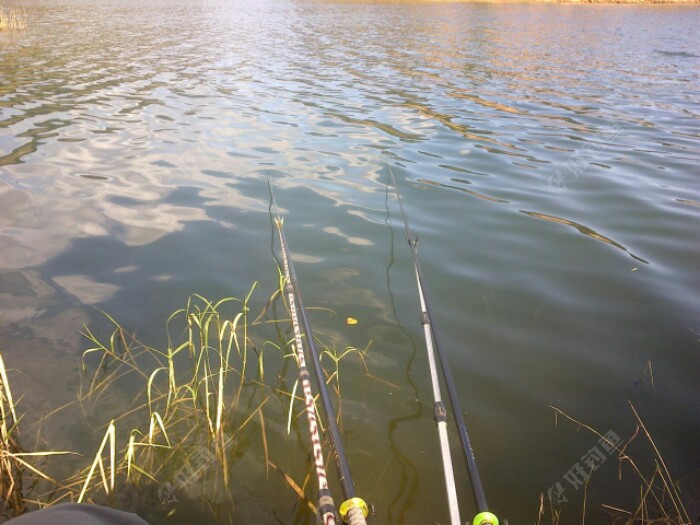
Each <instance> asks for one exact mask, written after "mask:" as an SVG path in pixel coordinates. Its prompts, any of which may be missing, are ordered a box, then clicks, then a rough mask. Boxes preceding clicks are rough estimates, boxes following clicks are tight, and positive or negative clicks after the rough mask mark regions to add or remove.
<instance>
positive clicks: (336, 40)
mask: <svg viewBox="0 0 700 525" xmlns="http://www.w3.org/2000/svg"><path fill="white" fill-rule="evenodd" d="M26 16H27V20H28V23H29V29H28V30H26V31H24V32H18V33H0V299H1V300H0V352H2V355H3V357H4V360H5V362H6V364H7V366H8V368H10V369H12V370H13V371H15V372H13V375H12V376H11V377H13V378H15V377H16V379H15V381H14V382H13V387H14V389H15V395H16V396H17V397H20V395H22V396H24V397H23V399H22V401H21V403H20V408H21V409H24V410H26V411H28V412H29V413H30V414H33V416H30V419H31V418H32V417H34V416H35V415H36V414H40V413H48V412H50V411H51V410H53V409H54V408H56V407H58V406H60V405H61V404H63V403H66V402H69V401H70V400H72V399H74V398H75V395H76V394H75V393H76V389H77V387H78V385H79V378H78V365H79V363H80V355H81V352H82V351H83V350H84V349H85V348H86V347H87V346H86V342H85V340H84V339H83V338H81V336H80V334H79V331H80V329H81V328H82V326H83V324H87V325H89V326H95V327H96V329H97V330H98V331H99V330H100V329H101V328H100V327H103V324H101V323H103V322H104V320H103V319H102V318H101V316H100V314H99V312H98V311H97V310H96V308H98V309H101V310H103V311H105V312H108V313H109V314H110V315H112V316H114V317H115V318H116V319H118V320H119V322H120V323H121V324H122V325H123V326H124V327H125V328H127V329H128V330H129V331H130V332H135V333H137V334H138V336H139V338H140V339H142V340H145V341H148V342H149V343H150V344H153V345H154V346H158V345H163V344H164V343H165V340H164V335H163V334H164V332H163V326H164V323H165V320H166V319H167V318H168V316H169V315H170V314H171V313H172V312H173V311H175V310H177V309H179V308H182V307H183V306H184V304H185V303H186V301H187V298H188V296H189V295H190V294H192V293H200V294H202V295H204V296H206V297H209V298H211V299H217V298H220V297H224V296H237V297H243V296H244V295H245V294H246V293H247V292H248V290H249V289H250V287H251V285H252V283H253V282H255V281H258V286H257V288H256V291H255V293H254V295H253V297H252V299H251V301H252V307H253V309H254V310H259V309H260V308H262V307H263V306H264V304H265V302H266V301H267V298H268V297H269V296H270V295H271V294H272V293H273V292H274V290H275V289H276V287H277V285H278V273H277V260H276V259H275V255H276V254H277V248H276V245H275V244H274V242H275V241H274V235H275V230H274V226H273V223H272V221H271V217H270V212H269V194H268V189H267V182H268V180H270V182H271V183H272V184H273V185H274V186H275V188H276V190H275V191H276V197H277V200H278V202H279V204H280V207H281V208H282V211H283V213H284V215H285V227H286V229H287V236H288V237H289V241H290V243H291V245H292V254H293V256H294V258H295V262H296V266H297V273H298V276H299V280H300V283H301V286H302V289H303V292H304V299H305V302H306V303H307V306H313V307H317V308H318V309H317V310H313V311H312V314H311V320H312V323H313V324H314V326H315V328H316V329H317V331H318V333H319V336H320V337H321V338H322V339H323V341H324V342H325V343H327V344H331V345H333V346H334V347H335V348H337V349H343V348H345V347H348V346H352V347H357V348H365V347H367V346H368V345H369V350H368V354H367V355H368V362H367V366H368V368H369V375H368V374H367V373H365V371H364V369H363V366H362V364H361V363H360V362H359V360H357V359H353V358H350V359H348V360H347V361H346V362H345V363H343V366H342V368H341V389H342V399H343V405H342V407H343V408H342V417H343V428H344V435H345V438H346V447H347V449H348V453H349V456H350V463H351V465H352V467H353V475H354V478H355V483H356V485H357V487H358V491H359V492H360V493H361V494H362V495H363V496H365V497H366V499H368V500H371V501H372V502H373V503H374V505H375V507H376V512H377V516H376V518H375V523H391V524H394V523H395V524H399V523H405V524H419V523H447V522H448V512H447V510H446V508H445V496H444V486H443V478H442V471H441V467H440V453H439V448H438V439H437V432H436V430H435V424H434V421H433V419H432V414H433V409H432V392H431V387H430V378H429V374H428V362H427V357H426V353H425V349H424V346H423V340H422V329H421V326H420V323H419V306H418V296H417V293H416V287H415V281H414V274H413V268H412V264H411V259H410V252H409V250H408V248H407V246H406V243H405V239H404V238H403V223H402V222H401V218H400V215H399V210H398V206H397V203H396V200H395V197H394V195H393V194H392V193H391V191H388V189H387V184H388V181H389V169H391V170H393V172H394V174H395V175H396V178H397V180H398V183H399V187H400V190H401V193H402V196H403V199H404V204H405V207H406V212H407V214H408V216H409V218H410V220H411V223H412V227H413V229H414V231H415V233H416V234H417V235H418V236H419V247H420V249H419V252H420V257H421V263H422V265H423V271H424V273H425V276H426V279H427V281H428V285H429V287H430V292H431V296H432V298H433V302H434V305H433V306H434V308H435V314H436V318H437V320H438V322H439V328H440V331H441V334H442V337H443V339H444V342H445V350H446V352H447V354H448V358H449V361H450V363H451V366H452V372H453V375H454V376H455V379H456V382H457V390H458V392H459V395H460V399H461V403H462V406H463V409H464V411H465V419H466V420H467V424H468V426H469V432H470V436H471V440H472V444H473V446H474V449H475V452H476V456H477V462H478V465H479V468H480V470H481V475H482V477H483V482H484V486H485V489H486V493H487V496H488V499H489V503H490V506H491V507H492V508H493V509H494V510H495V511H497V513H498V514H499V515H500V516H503V517H506V518H508V519H509V520H510V523H511V524H515V523H536V522H537V511H538V507H539V504H540V494H541V493H544V494H545V498H546V497H547V491H548V489H549V488H550V487H556V486H557V483H560V484H561V487H563V488H564V489H565V494H564V496H565V497H566V500H567V501H561V502H560V503H561V505H560V507H561V511H562V518H561V519H562V521H561V523H574V522H577V523H578V522H580V521H581V512H582V511H581V509H582V506H583V501H584V497H583V492H584V490H583V488H582V486H581V485H580V484H577V483H575V482H572V479H575V474H576V471H575V469H574V467H575V465H576V464H584V463H583V461H584V459H583V458H584V456H586V457H588V456H587V454H589V453H590V450H591V449H592V448H595V447H600V445H599V443H598V438H597V437H596V436H595V435H593V434H591V433H589V432H587V431H585V430H577V428H576V426H575V425H573V424H571V423H568V422H566V421H565V419H563V418H562V417H559V418H558V420H557V419H555V413H554V410H553V409H552V407H557V408H559V409H561V410H562V411H564V412H565V413H567V414H569V415H571V416H572V417H574V418H576V419H578V420H579V421H582V422H585V423H587V424H589V425H591V426H592V427H594V428H596V429H598V430H599V431H600V432H602V433H606V432H609V431H612V432H613V433H615V434H616V435H619V436H620V437H622V438H624V439H626V438H628V437H629V436H630V435H631V434H632V433H633V431H634V428H635V424H636V421H635V419H634V416H633V414H632V411H631V408H630V404H629V403H630V402H631V403H632V404H633V405H634V407H635V408H636V409H637V410H638V412H639V414H640V416H641V417H642V419H643V420H644V422H645V424H646V425H647V427H648V429H649V431H650V432H651V434H652V436H653V437H654V440H655V442H656V445H657V446H658V448H659V450H660V451H661V452H662V453H663V455H664V459H665V461H666V464H667V466H668V467H669V469H670V471H671V472H672V473H673V474H674V476H675V478H676V480H677V481H678V482H679V484H680V486H681V487H682V490H683V497H684V498H685V501H686V503H687V504H688V506H689V508H690V509H691V510H692V509H695V514H692V515H693V516H697V515H698V513H699V512H700V510H698V506H699V505H700V503H699V501H700V476H699V474H700V404H699V402H698V400H699V399H700V388H699V383H698V377H700V376H699V374H700V301H699V300H698V293H699V292H700V248H699V247H700V243H699V241H700V233H699V232H700V181H699V177H700V172H699V170H698V166H699V165H700V118H699V117H700V57H699V56H700V53H699V52H698V50H700V34H699V33H698V30H697V28H698V27H700V10H699V9H698V8H697V7H695V6H629V5H625V6H620V5H594V6H581V5H536V4H505V5H498V4H442V3H382V2H375V3H364V2H362V3H355V2H321V1H282V0H280V1H274V0H270V1H267V0H265V1H262V2H245V1H230V2H207V1H204V2H196V3H186V2H181V1H179V0H173V1H167V2H166V1H160V0H158V1H155V2H149V3H148V4H147V5H143V4H142V3H137V2H130V1H127V2H109V3H108V2H87V1H82V0H71V1H69V2H63V3H59V2H53V1H46V0H44V1H40V2H32V3H29V2H27V3H26ZM389 190H390V188H389ZM95 307H96V308H95ZM329 311H333V312H335V314H330V313H329ZM347 317H353V318H356V319H357V320H358V323H357V324H356V325H348V324H346V322H345V320H346V318H347ZM269 359H270V361H268V363H267V364H266V366H269V367H270V368H269V369H270V374H269V377H270V378H274V377H275V375H276V374H285V375H286V377H288V378H291V381H293V380H294V374H295V370H294V368H293V367H289V366H283V364H282V363H279V362H278V363H275V362H274V360H272V358H269ZM268 417H269V422H270V429H269V436H268V437H269V439H270V446H271V450H270V454H271V457H273V458H275V459H276V461H277V462H278V463H279V464H280V465H281V466H283V467H284V468H285V470H286V471H287V472H289V473H290V475H292V476H293V477H294V478H295V479H297V480H298V481H299V483H301V482H302V481H303V479H304V475H305V473H306V472H307V471H308V469H309V468H310V462H309V457H308V440H307V436H306V435H305V434H304V432H305V427H304V425H305V423H304V421H303V419H302V417H299V418H298V419H295V421H294V422H293V428H294V430H293V431H292V433H291V435H289V436H287V435H286V428H285V427H286V424H287V421H286V412H285V407H283V406H280V407H278V409H277V413H275V412H274V411H272V412H271V413H270V415H269V416H268ZM94 422H95V424H99V425H104V424H106V423H107V421H97V420H96V421H94ZM46 425H47V427H45V430H46V432H48V433H49V435H52V434H53V435H55V437H56V440H57V441H59V442H60V443H62V445H61V446H70V447H72V448H73V449H80V448H81V447H84V448H86V449H89V450H94V448H90V447H94V446H95V444H94V443H92V442H90V443H89V445H88V444H86V443H85V439H84V434H83V433H81V432H80V431H78V430H77V429H76V428H71V424H70V423H69V422H66V421H61V418H60V416H57V419H53V420H51V421H50V422H47V423H46ZM52 425H53V426H52ZM451 426H452V427H453V426H454V425H451ZM450 432H451V434H450V436H451V438H452V444H453V455H454V458H455V466H456V470H457V482H458V486H459V487H460V488H461V494H460V498H461V505H462V521H466V520H470V519H471V518H472V517H473V515H474V504H473V501H472V499H471V495H470V492H469V489H468V477H467V475H466V471H465V469H464V465H463V461H462V458H461V455H460V452H459V449H458V441H457V435H456V433H455V432H454V428H451V430H450ZM638 443H641V439H640V440H639V442H638ZM119 446H120V447H123V446H125V443H122V444H120V445H119ZM635 447H636V445H635ZM633 448H634V447H633ZM637 448H638V450H637V449H635V451H636V453H638V454H639V456H638V458H639V462H640V464H642V465H647V466H648V465H649V464H650V462H651V461H653V456H652V455H651V453H650V452H649V450H648V449H647V448H645V447H643V446H641V444H640V445H639V446H638V447H637ZM91 453H92V452H89V451H86V454H88V455H89V454H91ZM261 454H262V452H261V450H260V446H259V438H255V439H253V438H251V439H250V441H249V444H248V446H247V447H242V448H241V449H240V450H239V451H237V456H236V457H237V460H236V463H235V466H234V467H233V478H234V479H235V480H236V481H235V482H234V489H232V490H234V493H233V495H232V497H233V499H234V500H235V501H236V502H237V507H236V509H237V510H236V514H235V515H234V521H236V522H239V523H297V524H302V523H314V519H315V518H314V516H313V515H312V514H311V513H309V512H308V510H306V509H305V508H304V507H303V505H300V504H299V502H298V499H297V496H296V495H295V494H294V493H293V491H292V490H290V488H289V486H288V485H286V484H284V483H282V482H280V481H279V478H275V477H274V476H273V475H272V474H270V477H269V478H268V477H267V476H266V472H265V467H264V464H263V462H262V460H261V459H260V457H261ZM86 461H87V460H86ZM572 469H574V470H572ZM572 476H574V477H572ZM333 483H335V482H334V481H333ZM334 488H335V489H336V490H337V484H336V485H334ZM638 490H639V485H638V484H636V483H635V482H633V479H632V477H631V476H630V475H629V474H627V475H626V477H625V478H624V480H623V482H622V484H621V483H619V482H618V481H617V461H616V460H615V459H614V457H613V456H611V455H608V453H607V452H605V456H604V460H603V461H599V465H598V468H597V469H596V470H595V472H593V475H592V476H591V481H590V483H589V485H588V488H587V503H586V505H587V508H588V514H587V520H586V522H587V523H591V524H594V523H610V522H611V520H610V518H609V517H608V516H607V515H606V513H605V512H604V511H602V510H601V507H600V505H601V504H609V505H614V506H623V507H625V508H632V507H634V505H635V497H636V495H637V493H638ZM306 492H307V494H308V495H309V497H311V498H312V499H313V498H314V497H315V496H314V492H315V488H314V483H313V481H312V482H309V485H308V486H307V490H306ZM185 499H186V498H184V497H182V498H181V500H182V501H185ZM336 499H340V494H339V493H338V495H337V496H336ZM158 504H159V503H158V502H157V501H155V502H154V505H158ZM176 510H177V509H176ZM175 515H176V516H177V518H176V519H177V520H179V521H177V522H179V523H200V522H201V520H202V516H201V515H199V514H198V513H197V510H196V506H192V507H190V506H188V505H186V504H185V503H183V504H181V507H180V509H179V510H178V512H176V514H175ZM167 522H168V523H170V522H173V521H167ZM223 522H226V523H228V520H222V523H223Z"/></svg>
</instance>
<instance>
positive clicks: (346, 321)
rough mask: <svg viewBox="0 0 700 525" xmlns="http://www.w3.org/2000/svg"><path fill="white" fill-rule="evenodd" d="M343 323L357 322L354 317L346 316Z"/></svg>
mask: <svg viewBox="0 0 700 525" xmlns="http://www.w3.org/2000/svg"><path fill="white" fill-rule="evenodd" d="M345 324H357V319H355V318H354V317H348V318H347V319H346V320H345Z"/></svg>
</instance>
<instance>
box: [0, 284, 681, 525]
mask: <svg viewBox="0 0 700 525" xmlns="http://www.w3.org/2000/svg"><path fill="white" fill-rule="evenodd" d="M254 289H255V285H253V287H252V288H251V290H250V291H249V292H248V294H247V295H246V296H245V298H243V299H236V298H225V299H222V300H220V301H217V302H212V301H209V300H208V299H205V298H204V297H201V296H199V295H193V296H191V297H190V298H189V300H188V301H187V304H186V306H185V307H184V308H182V309H180V310H178V311H176V312H175V313H173V314H172V315H171V316H170V317H169V318H168V320H167V321H166V326H165V332H166V336H167V348H163V349H157V348H153V347H150V346H149V345H147V344H144V343H143V342H141V341H139V340H138V339H137V338H136V336H135V335H133V334H130V333H129V332H127V330H126V329H124V328H123V327H122V326H121V325H119V323H118V322H117V321H115V320H114V319H113V318H112V317H110V316H109V315H108V314H107V313H104V312H103V315H104V317H105V319H106V325H107V326H106V327H103V328H101V329H99V333H100V334H103V335H99V336H98V330H96V329H91V328H89V327H87V326H85V327H84V328H83V331H82V334H83V336H84V337H85V338H86V340H87V342H88V349H86V350H85V351H84V352H83V356H82V359H81V363H80V370H81V380H80V385H79V391H78V392H77V399H76V400H75V401H74V402H72V403H69V405H65V406H63V407H60V408H58V409H56V410H54V411H52V412H51V413H49V414H25V415H27V416H31V419H32V420H34V421H35V422H36V423H35V424H34V425H32V424H31V423H29V422H27V421H26V420H25V418H24V417H23V415H22V414H21V413H20V407H21V404H22V403H21V400H22V399H23V397H24V393H17V392H13V391H12V389H11V387H10V383H11V377H10V376H11V375H12V374H15V373H17V372H16V371H15V370H13V369H12V368H7V366H8V365H9V363H7V361H5V360H3V357H2V354H1V353H0V415H1V416H2V417H1V418H0V523H2V522H3V521H5V520H6V519H9V518H12V517H14V516H18V515H21V514H24V513H25V512H28V511H31V510H34V509H36V508H42V507H46V506H50V505H55V504H57V503H61V502H66V501H73V502H76V501H77V502H85V503H97V504H101V505H107V506H110V507H113V508H117V509H119V510H123V511H127V512H136V513H137V514H139V515H140V516H142V517H143V518H144V519H146V520H147V521H149V522H151V523H161V522H163V520H166V519H171V520H172V519H176V520H177V519H180V518H181V517H182V516H181V514H180V513H181V512H184V515H186V514H187V513H188V512H195V513H197V514H196V515H199V516H200V517H202V519H204V520H205V521H206V520H207V517H208V519H209V521H212V520H214V521H216V520H217V519H219V520H222V519H223V521H226V519H228V518H230V517H232V516H233V517H235V511H236V505H237V504H239V503H240V501H238V495H237V490H236V487H235V483H236V480H235V478H233V477H231V476H230V472H231V466H232V464H233V463H235V462H236V461H238V460H240V457H241V455H242V453H243V451H244V450H245V449H247V448H248V447H250V446H253V445H255V451H253V452H252V455H253V456H254V457H256V458H259V462H260V463H261V464H262V466H259V467H258V468H259V469H262V470H264V471H266V472H268V473H272V472H274V473H276V474H279V476H277V475H276V474H272V475H270V474H268V482H269V483H270V484H277V488H276V489H275V493H277V494H279V491H280V490H282V491H284V490H286V491H288V493H289V495H290V497H291V498H298V501H299V503H300V504H301V505H300V507H301V508H302V509H305V510H304V512H309V513H311V514H315V513H317V509H316V507H315V505H314V501H313V496H311V495H309V494H307V492H308V487H307V485H308V484H307V483H306V482H305V480H304V478H303V477H300V474H299V472H296V473H295V476H296V479H294V478H293V477H292V476H291V475H290V473H287V472H286V471H285V470H284V468H285V466H284V464H281V463H279V464H276V461H277V460H276V459H275V458H276V457H280V447H282V448H284V449H287V450H288V448H289V447H290V446H291V447H294V446H295V445H293V444H291V443H290V440H291V441H292V442H293V441H294V440H293V438H290V435H292V436H294V435H296V433H295V432H291V426H292V422H293V420H294V419H296V418H299V417H301V416H302V414H303V410H301V411H300V410H299V408H300V406H301V405H302V404H303V400H302V399H301V398H300V397H299V394H300V393H299V385H298V381H297V382H294V384H293V385H292V384H291V381H290V379H289V378H288V377H287V376H288V375H289V376H294V373H293V372H292V370H291V369H289V370H288V371H289V374H287V373H286V372H285V370H286V369H287V367H288V366H292V367H294V365H293V364H292V362H293V361H294V359H295V357H294V350H293V337H292V336H291V334H290V331H291V328H290V324H291V323H290V319H289V318H288V315H289V305H288V304H287V303H286V302H285V300H284V296H283V294H282V281H280V287H279V288H278V289H277V290H276V291H275V292H274V293H273V294H272V296H271V297H269V299H268V300H267V301H266V303H265V305H264V307H263V308H262V309H261V311H260V312H258V313H257V314H253V312H251V309H250V306H249V304H250V298H251V295H252V294H253V290H254ZM322 346H323V348H324V350H323V352H322V357H324V356H325V357H326V358H327V360H326V365H325V367H324V368H325V369H326V370H325V373H326V375H327V378H326V379H327V383H328V385H329V386H330V387H332V390H333V392H334V395H335V396H337V403H338V404H340V402H341V400H342V396H341V389H340V383H339V375H340V366H339V364H340V361H341V360H342V361H344V360H345V358H346V357H351V360H352V361H355V363H356V364H359V365H360V366H361V368H362V370H363V371H364V373H365V374H367V375H368V376H369V377H371V376H372V374H371V373H370V372H369V369H368V367H367V362H366V361H367V359H369V357H368V356H367V350H368V348H369V344H368V346H367V348H364V349H358V348H354V347H347V348H346V349H345V350H344V351H342V352H338V351H337V350H335V348H334V347H333V346H331V347H329V346H326V345H322ZM271 358H272V359H274V360H275V361H276V362H278V364H277V365H275V364H274V363H272V362H270V361H269V359H271ZM280 360H281V362H282V363H288V365H282V369H280V370H279V372H278V373H275V371H274V370H275V369H276V368H279V362H280ZM266 365H267V368H268V371H267V377H268V380H266V379H265V378H266ZM271 365H272V366H271ZM270 368H272V370H269V369H270ZM294 368H295V367H294ZM8 372H9V373H8ZM278 374H279V375H278ZM270 376H273V377H275V379H273V378H272V377H270ZM292 380H293V377H292ZM128 392H132V393H135V395H133V397H132V394H128ZM125 393H127V398H128V399H122V402H121V403H118V402H117V401H116V400H117V399H120V398H121V396H123V395H124V394H125ZM17 394H19V395H17ZM120 407H121V408H120ZM125 407H126V408H125ZM552 408H553V409H554V411H555V414H556V415H557V416H558V417H561V418H562V419H563V420H565V421H566V422H567V423H570V424H573V426H574V428H575V429H576V430H578V429H585V430H586V431H588V432H591V433H592V434H594V435H595V436H596V437H598V438H600V443H602V445H601V446H603V447H604V448H605V449H606V450H607V451H608V454H609V455H610V457H611V458H613V457H614V458H615V459H616V461H617V462H618V476H619V478H618V483H622V482H623V475H624V480H625V481H624V487H620V488H621V491H620V493H621V494H622V493H627V494H630V495H632V494H634V493H635V491H636V492H637V495H636V496H633V498H632V500H631V501H632V503H631V504H632V505H633V506H632V507H631V508H623V506H621V505H619V504H617V503H616V502H615V501H607V502H602V501H596V502H592V501H588V499H587V497H586V494H587V490H586V489H587V487H588V484H589V481H590V479H591V476H592V474H593V470H595V469H597V467H598V464H599V463H600V462H602V461H603V460H604V459H603V460H601V459H600V458H598V459H599V462H598V463H595V462H593V463H591V462H590V461H589V462H588V463H586V464H587V465H590V471H588V472H587V474H586V475H585V476H584V477H585V478H586V481H585V486H584V488H583V493H584V499H583V507H582V508H578V505H577V504H574V505H572V506H569V508H568V509H567V510H566V514H567V516H565V517H564V518H562V513H563V511H564V507H563V506H562V505H561V502H562V501H564V502H566V501H568V500H567V499H566V498H565V497H564V495H563V490H564V488H563V486H562V485H563V484H562V483H557V484H555V485H554V486H553V489H556V488H557V487H558V488H561V491H560V492H557V491H556V490H553V489H552V490H550V491H549V492H548V494H544V493H542V494H540V501H539V510H538V511H537V521H536V523H537V525H559V524H560V523H562V522H564V523H565V522H570V520H571V516H568V514H569V513H574V514H575V515H576V518H575V519H577V520H578V519H581V518H582V519H583V522H584V523H585V520H586V517H592V516H593V515H594V514H595V515H597V516H600V515H601V513H603V514H604V515H607V516H608V519H609V520H610V523H611V524H613V523H614V524H615V525H617V524H620V525H658V524H664V525H691V523H692V520H691V519H690V516H689V514H688V511H687V510H686V509H687V507H686V502H687V498H688V493H687V492H683V493H682V492H681V489H680V486H681V485H685V484H687V483H679V482H678V480H676V479H674V478H673V477H672V475H671V473H670V470H669V468H668V467H667V465H666V463H665V462H664V460H663V457H662V455H661V452H660V451H659V449H658V448H657V445H656V444H655V442H654V440H653V439H652V435H651V433H650V430H649V429H648V428H647V427H646V426H645V424H644V423H643V421H642V419H641V417H640V416H639V414H638V413H637V411H636V409H635V407H634V406H632V404H631V403H630V408H631V411H632V413H633V415H634V419H635V423H636V425H635V427H636V429H635V430H634V431H633V433H632V435H631V436H630V437H627V438H624V437H620V436H617V435H615V438H616V439H615V440H613V441H611V440H610V438H609V437H608V436H609V435H610V434H611V433H610V432H609V433H607V434H605V435H604V434H602V433H600V432H598V431H597V430H595V429H594V428H592V427H590V426H588V425H587V424H585V423H583V422H581V421H578V420H576V419H574V418H573V417H571V416H569V415H567V414H566V413H564V412H563V411H561V410H560V409H558V408H555V407H552ZM69 409H70V410H72V412H70V413H69V414H67V416H68V417H69V418H70V419H71V420H73V424H74V425H75V426H76V427H80V428H82V429H83V434H84V435H85V436H86V437H87V441H88V442H89V443H91V444H88V445H87V448H88V449H89V450H90V452H88V453H87V454H85V452H84V451H83V454H84V455H81V454H80V453H77V452H76V451H65V450H55V449H53V448H52V446H51V444H50V443H48V442H47V441H46V440H45V438H44V437H43V432H42V428H41V427H42V426H45V424H46V422H47V420H48V419H49V418H50V417H52V416H54V415H55V414H56V413H58V412H62V413H64V412H65V411H66V410H69ZM64 417H66V415H64ZM284 421H286V427H287V429H286V432H284V430H283V428H282V427H283V426H284V424H283V423H284ZM280 422H282V424H280ZM20 427H21V428H20ZM32 427H34V428H32ZM613 435H614V433H613ZM280 438H282V441H280ZM98 443H100V444H99V445H98ZM25 447H29V448H25ZM633 457H634V458H635V459H633ZM256 461H258V460H256ZM307 468H308V469H311V468H313V465H311V464H309V465H308V466H307ZM581 468H583V467H581ZM310 475H311V472H310V470H309V471H308V472H307V474H306V480H308V477H309V476H310ZM682 481H687V480H682ZM305 488H306V489H307V490H305ZM570 494H571V492H570ZM178 501H179V502H180V503H178ZM158 502H159V503H158ZM176 504H177V505H176ZM181 505H182V506H181ZM185 507H186V508H187V509H189V510H185ZM227 517H228V518H227ZM224 518H226V519H224ZM169 522H172V521H169Z"/></svg>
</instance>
